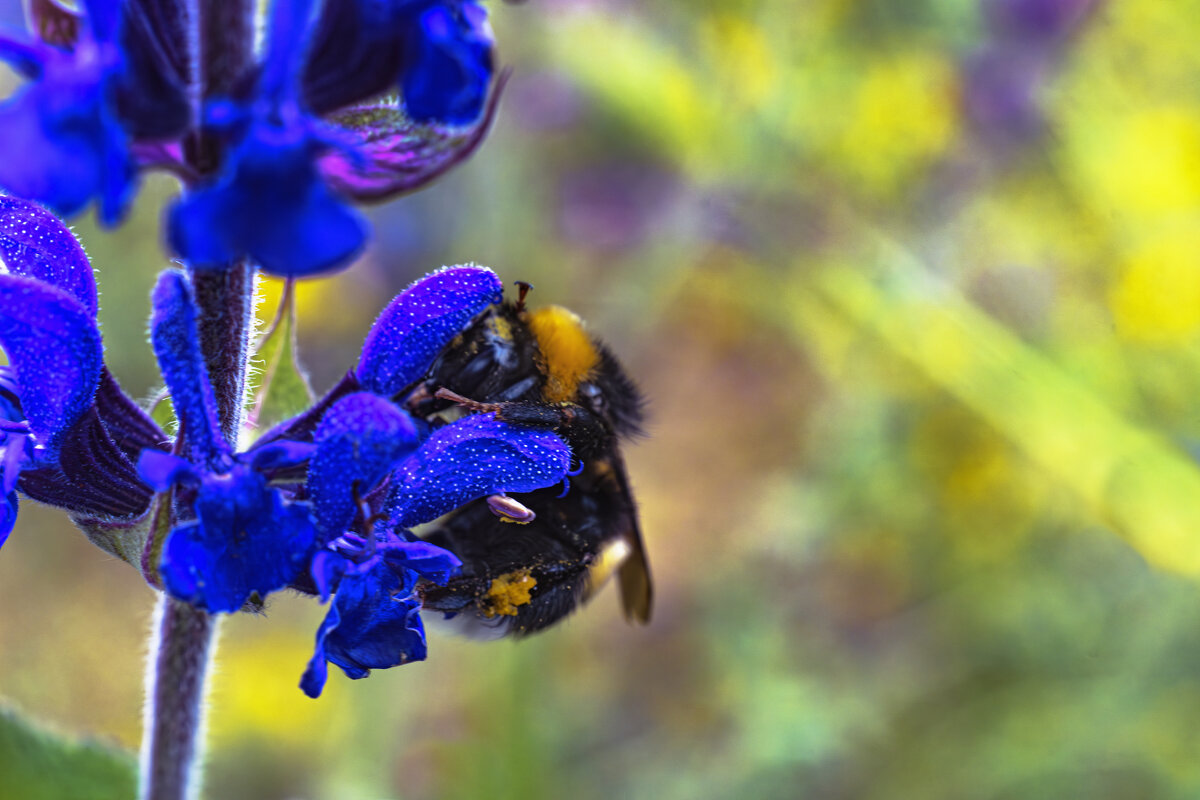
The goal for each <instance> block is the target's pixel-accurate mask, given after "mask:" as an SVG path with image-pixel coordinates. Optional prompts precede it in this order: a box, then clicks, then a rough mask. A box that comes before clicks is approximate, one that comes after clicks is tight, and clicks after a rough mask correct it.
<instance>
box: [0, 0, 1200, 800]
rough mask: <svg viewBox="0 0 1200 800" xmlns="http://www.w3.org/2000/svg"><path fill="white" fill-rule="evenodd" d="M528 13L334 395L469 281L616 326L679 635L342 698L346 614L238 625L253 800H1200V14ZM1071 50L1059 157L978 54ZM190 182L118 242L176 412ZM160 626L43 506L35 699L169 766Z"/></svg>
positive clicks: (1037, 95)
mask: <svg viewBox="0 0 1200 800" xmlns="http://www.w3.org/2000/svg"><path fill="white" fill-rule="evenodd" d="M1045 2H1046V3H1047V4H1052V3H1054V2H1056V0H1045ZM1063 2H1066V0H1063ZM1077 5H1078V4H1077ZM491 14H492V18H493V22H494V24H495V27H496V31H497V36H498V41H499V42H500V43H501V50H500V57H501V61H502V62H503V63H504V64H506V65H511V66H513V67H514V70H515V73H514V77H513V79H512V82H511V85H510V87H509V89H508V91H507V94H506V97H505V98H504V100H503V104H502V111H501V114H500V118H499V120H498V122H497V125H496V130H495V131H494V133H493V135H492V136H491V138H490V139H489V141H488V142H487V143H486V144H485V146H484V147H483V148H482V149H481V151H480V152H479V153H478V154H477V155H476V156H475V157H474V159H473V160H472V161H471V162H469V163H468V164H467V165H465V166H464V167H462V168H460V169H459V170H458V171H457V172H455V173H454V174H452V175H451V176H449V177H448V178H447V179H446V180H445V181H443V182H442V183H440V184H439V185H437V186H436V187H434V188H432V189H429V190H427V191H424V192H421V193H419V194H417V195H414V196H412V197H410V198H406V199H403V200H400V201H398V202H395V203H393V204H391V205H388V206H385V207H379V208H376V209H373V210H372V211H371V216H372V220H373V223H374V226H375V231H376V240H375V242H374V244H373V245H372V247H371V249H370V250H369V251H368V252H367V254H366V255H365V256H364V258H363V259H362V261H361V262H360V263H359V264H357V265H355V266H354V267H353V268H352V269H350V270H347V271H346V272H344V273H341V274H339V275H337V276H333V277H330V278H327V279H322V280H318V281H311V282H305V283H302V284H301V285H300V287H299V290H298V311H299V320H300V322H299V325H300V328H299V336H300V353H301V358H302V359H303V360H304V362H305V364H306V365H307V366H308V368H309V370H310V373H311V377H312V381H313V384H314V386H315V387H316V388H317V390H318V391H321V390H323V389H324V388H326V387H328V386H329V385H331V384H332V382H333V381H334V380H336V379H337V378H338V377H339V376H340V374H341V373H342V372H344V370H346V369H347V368H348V367H349V366H350V365H351V364H352V363H353V361H354V358H355V357H356V354H357V352H358V348H359V346H360V344H361V340H362V336H363V335H364V334H365V332H366V330H367V328H368V327H369V324H370V321H371V319H373V317H374V315H375V314H376V313H377V312H378V311H379V309H381V308H382V306H383V305H384V304H385V302H386V301H387V299H388V298H390V297H391V296H392V295H393V294H394V293H395V292H397V291H399V290H400V289H402V288H403V287H404V286H405V285H407V284H408V283H409V282H410V281H412V280H413V279H415V278H416V277H417V276H419V275H420V274H422V273H423V272H425V271H426V270H428V269H431V268H434V267H437V266H440V265H442V264H453V263H463V262H467V261H476V262H480V263H484V264H487V265H489V266H491V267H493V268H495V269H496V270H498V271H499V272H500V273H501V275H502V276H503V277H504V278H505V279H506V281H511V280H516V279H522V280H527V281H530V282H532V283H534V284H535V285H536V289H535V291H534V294H533V298H532V299H533V301H534V302H541V303H561V304H563V305H566V306H568V307H571V308H572V309H574V310H576V311H577V312H579V313H580V315H581V316H583V317H584V318H585V319H587V320H588V321H589V323H590V325H591V326H592V328H593V329H594V330H595V331H597V332H598V333H599V334H601V335H602V336H603V337H605V338H606V340H607V341H608V342H609V343H610V344H611V346H612V347H613V349H614V350H615V351H616V352H617V353H619V354H620V355H621V357H622V358H623V360H624V361H625V362H626V363H627V364H628V366H629V368H630V371H631V372H632V374H634V375H635V376H636V377H637V378H638V380H639V382H640V383H641V385H642V386H643V387H644V389H645V390H646V393H647V394H648V396H649V397H650V400H651V403H650V414H651V422H650V425H649V435H648V436H647V437H646V438H645V439H643V440H640V441H638V442H636V443H633V444H631V445H630V447H629V448H628V450H627V458H628V462H629V467H630V471H631V475H632V478H633V482H634V484H635V487H636V492H637V496H638V499H639V503H640V508H641V515H642V520H643V527H644V529H645V533H646V538H647V544H648V548H649V552H650V556H651V561H652V564H653V566H654V572H655V578H656V581H657V587H658V602H657V608H656V613H655V618H654V620H653V622H652V623H651V624H650V626H649V627H647V628H644V629H643V628H630V627H626V626H625V625H624V624H623V622H622V620H621V619H620V614H619V611H618V608H617V601H616V598H615V597H614V596H613V594H614V593H613V592H612V591H611V590H610V591H608V592H606V593H604V594H602V595H601V596H600V597H599V598H598V599H597V600H596V601H595V602H594V603H593V604H592V606H591V607H590V608H588V609H587V610H586V611H585V612H583V613H581V614H579V615H577V616H576V617H574V618H572V619H571V620H570V621H568V622H566V623H564V624H563V625H562V626H560V627H559V628H558V629H556V630H554V631H552V632H548V633H545V634H543V635H541V636H538V637H536V638H534V639H532V640H529V641H526V642H521V643H511V642H499V643H477V642H464V641H460V640H457V639H454V638H452V637H451V636H449V635H446V634H443V633H440V632H438V631H437V630H436V628H435V629H433V631H432V632H431V634H430V657H429V660H428V661H426V662H424V663H420V664H414V665H410V666H406V667H403V668H399V669H394V670H389V671H384V672H377V673H376V674H374V675H373V676H372V677H371V678H370V679H369V680H366V681H357V682H351V681H348V680H345V679H344V678H342V677H341V676H340V675H335V676H333V677H332V678H331V681H330V685H329V687H328V689H327V691H326V694H325V696H323V697H322V698H321V699H320V700H319V701H316V702H313V701H310V700H308V699H307V698H305V697H304V696H303V695H302V694H301V693H300V692H299V691H298V689H297V688H296V683H297V681H298V679H299V676H300V673H301V672H302V670H303V667H304V663H305V661H306V660H307V658H308V654H309V653H310V651H311V645H312V636H313V633H314V632H315V629H316V626H317V624H318V622H319V620H320V618H321V615H322V609H321V608H320V607H318V606H317V605H316V604H315V603H313V602H312V601H311V600H309V599H307V598H301V597H291V596H281V597H279V598H277V599H275V600H274V601H273V602H272V603H271V605H270V606H269V608H268V609H267V612H266V614H265V615H261V616H239V617H237V618H235V619H230V620H228V621H227V622H226V624H225V625H224V630H223V634H222V641H221V646H220V655H219V658H218V663H217V670H216V674H215V679H214V685H215V689H214V692H213V695H212V698H211V704H210V706H211V709H210V710H211V714H210V727H211V732H212V736H211V741H210V747H209V751H208V763H209V775H210V777H209V787H210V788H209V796H211V797H214V798H216V797H231V798H242V797H246V798H260V797H261V798H322V799H324V798H329V799H330V800H355V799H356V798H384V797H386V798H479V797H496V798H509V797H511V798H518V797H519V798H522V800H533V798H552V797H563V796H570V797H580V798H592V797H596V798H599V797H630V798H651V797H653V798H655V800H667V799H668V798H697V797H705V798H709V797H711V798H728V797H754V798H781V799H782V798H795V797H813V798H816V797H821V798H868V799H872V800H873V799H884V798H898V799H899V798H905V799H906V800H907V799H909V798H922V799H923V800H925V799H929V800H937V799H938V798H945V799H946V800H958V799H959V798H989V799H991V798H995V799H996V800H1003V799H1007V798H1033V797H1055V798H1057V797H1102V798H1130V799H1131V800H1132V799H1134V798H1137V799H1138V800H1141V799H1142V798H1187V797H1195V796H1200V767H1198V766H1197V765H1200V758H1197V744H1196V743H1197V742H1198V741H1200V714H1198V713H1197V712H1198V711H1200V683H1198V680H1200V626H1198V625H1197V623H1196V620H1197V619H1200V584H1198V583H1197V578H1198V577H1200V467H1198V465H1197V460H1196V459H1197V455H1198V454H1200V91H1198V89H1197V87H1198V86H1200V82H1198V80H1200V48H1197V47H1196V46H1195V42H1196V41H1197V39H1198V38H1200V2H1196V0H1180V2H1172V3H1134V2H1129V1H1127V0H1108V2H1094V3H1092V4H1090V10H1089V11H1088V13H1087V14H1086V15H1085V16H1084V18H1083V19H1082V20H1081V21H1080V23H1079V24H1078V26H1077V27H1075V28H1074V29H1072V30H1071V31H1070V33H1069V34H1067V35H1065V36H1063V37H1062V38H1061V39H1060V40H1058V41H1053V42H1049V43H1046V42H1042V43H1035V42H1033V40H1032V39H1031V38H1030V37H1024V38H1021V37H1017V38H1016V40H1014V39H1013V38H1012V37H1011V36H1008V38H1006V37H1005V36H1002V35H1000V34H998V33H997V32H996V31H995V30H994V28H993V27H991V26H989V24H988V21H987V18H986V16H985V15H984V14H983V12H982V11H981V9H980V5H979V4H978V3H976V2H974V1H973V0H916V1H915V2H906V3H892V2H887V0H802V1H801V2H797V1H796V0H712V2H710V3H705V4H696V3H689V2H681V1H680V2H665V3H657V4H633V3H628V2H623V1H618V0H608V1H604V0H598V1H596V2H582V0H578V1H577V0H534V2H530V3H528V4H524V5H511V6H510V5H502V4H493V5H492V7H491ZM1004 48H1007V50H1006V49H1004ZM1031 48H1041V49H1037V50H1036V54H1037V55H1038V57H1039V58H1040V60H1039V61H1038V62H1037V63H1038V69H1039V71H1038V73H1037V74H1038V78H1037V81H1036V85H1035V88H1034V90H1032V93H1031V95H1030V96H1029V98H1028V102H1029V103H1030V104H1031V105H1030V106H1029V107H1030V108H1032V109H1034V112H1033V113H1034V117H1033V119H1034V120H1035V123H1034V124H1025V125H1021V124H1018V122H1019V121H1017V122H1013V123H1012V128H1011V129H1008V128H1005V124H1007V123H1006V119H1005V118H992V119H991V121H990V122H988V123H987V124H984V123H981V122H980V119H979V118H977V117H973V116H972V112H971V109H972V108H974V107H977V106H974V105H972V104H973V103H978V102H982V101H981V100H980V99H979V98H980V96H981V95H980V94H979V93H980V92H981V91H982V89H981V87H980V85H979V84H978V82H977V80H976V79H975V78H973V77H972V72H971V68H972V65H973V64H975V63H976V61H975V59H976V57H977V56H978V54H980V53H983V52H992V51H996V50H999V51H1000V52H1002V53H1003V54H1005V55H1004V58H1006V59H1009V60H1007V61H1002V63H1003V65H1004V66H1003V69H1002V70H1001V73H1002V74H1009V75H1011V74H1016V71H1017V70H1018V69H1019V68H1020V64H1021V63H1023V62H1021V59H1022V58H1027V57H1029V54H1030V52H1031ZM173 191H174V188H173V187H172V186H171V185H170V183H169V182H168V181H166V180H162V179H156V180H153V181H151V182H150V183H149V185H148V187H147V190H146V191H145V192H143V194H142V196H141V197H140V199H139V201H138V205H137V208H136V209H135V212H134V214H133V217H132V222H131V224H130V225H129V226H127V227H126V228H124V229H121V230H120V231H116V232H103V231H99V230H97V229H96V227H95V225H94V224H93V221H92V220H91V219H90V218H80V219H79V220H77V221H76V228H77V231H78V232H79V233H80V235H81V237H82V238H83V240H84V242H85V244H86V245H87V247H88V250H89V252H90V253H91V254H92V256H93V258H94V260H95V263H96V267H97V269H98V275H99V281H100V287H101V291H102V312H101V321H102V325H103V328H104V333H105V336H106V342H107V347H108V355H107V357H108V360H109V363H110V366H111V367H112V368H113V370H114V372H115V373H116V374H117V375H118V377H119V378H120V379H121V380H122V382H123V383H124V384H125V385H126V386H128V387H129V388H130V389H131V390H132V391H134V392H136V393H139V394H141V395H143V396H148V395H149V394H150V393H151V392H152V391H153V390H154V389H155V388H156V385H157V377H156V375H155V372H154V366H153V361H152V359H151V357H150V353H149V348H148V347H147V345H146V343H145V318H146V316H147V309H148V306H147V303H146V295H147V293H148V291H149V287H150V285H151V281H152V276H153V274H154V273H155V272H156V271H157V270H159V269H161V268H162V267H163V266H164V265H165V264H166V257H165V256H164V255H162V252H161V248H160V247H159V244H158V239H157V236H158V234H157V225H158V221H159V214H160V211H161V207H162V204H163V203H164V202H166V201H167V200H168V199H169V197H170V196H171V194H172V192H173ZM278 293H279V287H278V285H275V284H267V285H265V286H264V287H263V295H264V301H263V304H262V306H261V314H262V315H263V316H265V317H269V316H270V315H271V314H272V313H273V310H274V303H275V302H276V298H277V297H278ZM152 605H153V596H152V593H151V592H150V590H149V589H147V588H145V587H144V586H141V585H139V583H138V579H137V576H136V575H134V574H133V573H132V571H131V570H129V569H128V568H127V567H126V566H124V565H123V564H120V563H117V562H115V561H113V560H112V559H109V558H108V557H106V556H104V555H103V554H102V553H100V552H99V551H97V550H94V549H92V548H90V547H89V546H88V545H87V544H86V542H85V541H84V540H83V538H82V537H81V536H79V535H78V534H76V533H74V532H73V531H72V530H71V529H70V528H69V526H67V525H66V524H65V523H64V522H63V521H62V520H61V519H60V518H59V517H57V516H56V515H55V514H54V513H52V512H50V511H48V510H45V509H38V508H35V507H33V506H32V504H28V503H27V504H25V506H24V507H23V509H22V516H21V521H20V523H19V525H18V527H17V529H16V531H15V532H14V533H13V535H12V537H11V539H10V541H9V542H8V543H7V544H6V545H5V547H4V550H3V551H2V552H0V607H3V608H4V609H5V610H4V613H3V614H0V697H3V698H4V699H5V702H8V703H11V704H14V705H16V706H18V707H20V708H22V709H24V710H26V711H28V712H29V713H31V714H34V715H36V716H38V717H41V718H43V719H45V720H47V721H48V722H49V723H51V724H53V725H54V726H55V727H57V728H59V729H64V730H70V731H75V732H79V733H88V734H91V735H96V736H101V737H109V738H111V739H112V740H113V741H115V742H118V743H120V744H121V745H123V746H126V747H130V748H135V747H136V746H137V742H138V738H139V731H140V724H141V720H140V711H139V708H140V706H139V703H140V700H139V698H140V682H141V672H142V662H143V657H144V651H143V647H144V645H143V644H142V637H143V633H144V631H145V630H146V628H147V627H148V619H149V614H150V609H151V607H152Z"/></svg>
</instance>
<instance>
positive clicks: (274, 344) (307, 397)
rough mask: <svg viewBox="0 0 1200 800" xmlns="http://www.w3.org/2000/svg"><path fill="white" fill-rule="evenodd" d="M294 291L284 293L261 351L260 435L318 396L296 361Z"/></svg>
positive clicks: (257, 410) (255, 418)
mask: <svg viewBox="0 0 1200 800" xmlns="http://www.w3.org/2000/svg"><path fill="white" fill-rule="evenodd" d="M294 297H295V295H294V294H293V293H292V290H291V287H290V286H289V287H287V288H286V289H285V290H284V294H283V297H282V298H281V300H280V309H279V315H278V317H277V318H276V320H275V322H274V324H273V327H272V329H271V330H270V331H269V332H268V333H267V335H266V338H265V339H264V340H263V342H262V344H261V345H260V346H259V348H258V353H259V357H260V358H262V360H263V362H264V364H263V373H262V382H261V383H260V384H259V387H258V393H257V396H256V397H255V400H254V411H253V413H252V417H251V419H252V420H253V422H254V424H255V427H256V428H257V429H258V430H259V431H265V430H268V429H270V427H271V426H272V425H275V424H276V423H279V422H282V421H283V420H285V419H288V418H290V417H293V416H295V415H296V414H299V413H300V412H301V411H304V410H305V409H306V408H308V407H309V406H311V405H312V403H313V400H314V399H315V396H314V395H313V390H312V387H311V386H309V383H308V376H307V375H305V373H304V371H303V369H301V367H300V364H299V360H298V359H297V357H296V305H295V302H294V299H293V298H294Z"/></svg>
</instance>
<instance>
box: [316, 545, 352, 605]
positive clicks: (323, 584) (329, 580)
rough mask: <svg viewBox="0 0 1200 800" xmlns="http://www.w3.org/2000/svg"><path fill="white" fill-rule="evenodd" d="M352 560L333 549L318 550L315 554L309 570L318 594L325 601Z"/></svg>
mask: <svg viewBox="0 0 1200 800" xmlns="http://www.w3.org/2000/svg"><path fill="white" fill-rule="evenodd" d="M349 564H350V562H349V561H348V560H347V559H346V558H345V556H342V555H340V554H338V553H335V552H333V551H332V550H318V551H317V554H316V555H315V556H313V560H312V565H311V566H310V567H309V572H310V573H312V578H313V583H314V584H316V587H317V595H318V596H319V597H320V598H321V602H322V603H324V602H325V601H326V600H328V599H329V595H330V594H331V593H332V592H333V589H334V586H335V585H336V584H337V581H338V580H339V579H340V578H341V577H342V575H344V574H345V573H346V567H347V566H349Z"/></svg>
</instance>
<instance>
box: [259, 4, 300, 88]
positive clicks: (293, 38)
mask: <svg viewBox="0 0 1200 800" xmlns="http://www.w3.org/2000/svg"><path fill="white" fill-rule="evenodd" d="M312 7H313V0H273V2H272V3H271V19H270V24H269V25H268V27H267V55H266V59H265V60H264V63H263V72H262V77H261V78H260V79H259V91H260V92H261V93H262V94H263V95H265V96H267V97H270V98H277V99H279V100H284V99H287V98H289V97H290V96H293V95H294V94H296V93H298V91H299V79H298V75H297V73H298V71H299V69H300V64H301V62H302V61H303V57H304V39H305V36H306V34H307V32H308V30H309V28H310V27H311V25H310V22H311V16H312Z"/></svg>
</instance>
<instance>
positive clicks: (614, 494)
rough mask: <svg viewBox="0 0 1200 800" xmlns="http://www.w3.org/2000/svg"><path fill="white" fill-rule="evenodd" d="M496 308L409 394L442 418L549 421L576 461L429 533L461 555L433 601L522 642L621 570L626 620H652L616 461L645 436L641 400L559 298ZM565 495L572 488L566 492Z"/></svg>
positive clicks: (430, 596) (431, 589)
mask: <svg viewBox="0 0 1200 800" xmlns="http://www.w3.org/2000/svg"><path fill="white" fill-rule="evenodd" d="M517 285H518V286H519V287H520V294H519V298H518V300H517V301H516V302H512V301H506V302H504V303H503V304H501V305H497V306H492V307H490V308H489V309H488V310H487V311H485V312H483V314H481V315H480V316H479V317H477V318H476V319H475V320H474V321H473V322H472V323H471V325H470V326H468V327H467V328H466V329H465V330H464V331H463V332H462V333H461V334H460V335H459V336H458V337H457V338H456V339H455V340H454V341H453V342H452V343H451V344H450V345H449V346H448V347H447V348H446V349H445V350H444V351H443V352H442V354H441V355H440V356H439V357H438V358H437V360H436V361H435V362H434V364H433V365H432V366H431V367H430V370H429V372H428V373H427V375H426V377H425V379H424V381H422V382H421V383H419V384H418V385H417V386H416V387H415V388H414V390H413V391H412V392H411V393H410V394H409V396H408V397H407V399H406V406H407V407H408V409H409V411H410V412H412V413H413V414H414V415H415V416H418V417H421V418H423V419H426V420H430V421H435V422H436V420H437V419H438V418H444V417H445V416H446V415H449V414H453V413H460V412H456V409H458V410H465V411H467V412H493V413H495V414H496V415H497V417H498V418H499V419H503V420H506V421H509V422H512V423H515V424H522V425H532V426H537V427H543V428H547V429H552V430H554V431H555V432H556V433H558V434H559V435H560V436H562V437H563V439H564V440H565V441H566V442H567V443H568V444H569V445H570V446H571V449H572V452H573V453H574V455H575V458H576V460H577V464H578V466H577V467H576V470H575V472H574V474H572V475H570V476H569V477H568V478H567V482H568V485H567V486H566V487H565V490H564V489H563V488H560V487H557V486H556V487H552V488H548V489H541V490H539V491H536V492H529V493H524V494H513V495H493V496H492V497H487V498H481V499H479V500H476V501H474V502H472V503H469V504H468V505H466V506H463V507H462V508H460V509H458V510H457V511H455V512H453V513H452V514H451V515H449V516H448V517H446V518H443V519H442V520H440V521H438V522H437V523H434V525H433V527H432V529H431V530H427V531H425V532H423V533H422V537H423V538H424V539H425V540H426V541H429V542H431V543H433V544H437V545H439V546H441V547H444V548H446V549H447V550H450V551H451V552H453V553H454V554H455V555H457V556H458V557H459V558H460V559H461V560H462V562H463V568H462V572H461V574H460V575H458V576H457V577H455V578H453V579H451V581H450V582H449V583H448V584H447V585H445V586H436V585H433V584H423V585H422V586H420V587H419V589H418V591H420V592H421V594H422V600H423V606H424V608H426V609H429V610H434V611H441V612H444V613H445V614H446V617H447V619H448V620H453V622H452V624H455V623H457V624H460V625H461V627H462V628H463V629H464V632H466V633H469V634H472V635H477V636H490V637H499V636H506V635H511V636H527V635H529V634H531V633H535V632H537V631H540V630H543V629H545V628H547V627H549V626H551V625H553V624H554V623H556V622H558V621H559V620H561V619H563V618H564V617H566V616H568V615H569V614H570V613H571V612H572V611H573V610H575V608H577V607H578V606H579V605H581V604H582V603H584V602H586V601H588V600H589V599H590V598H591V597H592V596H593V595H595V594H596V592H597V591H599V589H600V588H601V587H602V586H603V585H604V584H605V583H606V582H607V581H608V579H609V578H610V577H612V576H613V574H614V573H615V574H616V576H617V581H618V584H619V585H620V590H621V603H622V607H623V609H624V612H625V616H626V618H627V619H629V620H630V621H634V622H639V623H646V622H648V621H649V619H650V608H651V602H652V587H651V581H650V570H649V565H648V563H647V558H646V550H645V547H644V545H643V543H642V536H641V531H640V529H639V526H638V518H637V507H636V505H635V503H634V499H633V494H632V492H631V491H630V486H629V478H628V476H627V474H626V471H625V463H624V460H623V459H622V457H621V450H620V444H621V442H622V441H623V440H626V439H628V438H630V437H633V436H636V435H638V434H639V433H640V432H641V424H642V419H643V407H644V401H643V398H642V396H641V394H640V393H639V391H638V389H637V387H636V386H635V385H634V383H633V381H632V380H631V379H630V378H629V377H628V375H627V374H626V373H625V371H624V369H623V368H622V367H621V365H620V363H619V362H618V361H617V359H616V358H615V357H614V356H613V354H612V352H611V351H610V350H609V349H608V348H607V347H606V346H605V345H604V344H603V343H601V342H600V341H598V340H597V339H595V338H594V337H592V336H591V335H590V334H588V332H587V331H586V329H585V328H584V325H583V322H582V321H581V320H580V319H579V317H578V316H576V315H575V314H574V313H572V312H571V311H568V310H567V309H565V308H562V307H560V306H546V307H543V308H539V309H536V310H533V311H530V310H528V309H526V307H525V300H526V296H527V294H528V292H529V290H530V288H531V287H530V286H529V284H524V283H519V282H518V284H517ZM564 491H565V493H564Z"/></svg>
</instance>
